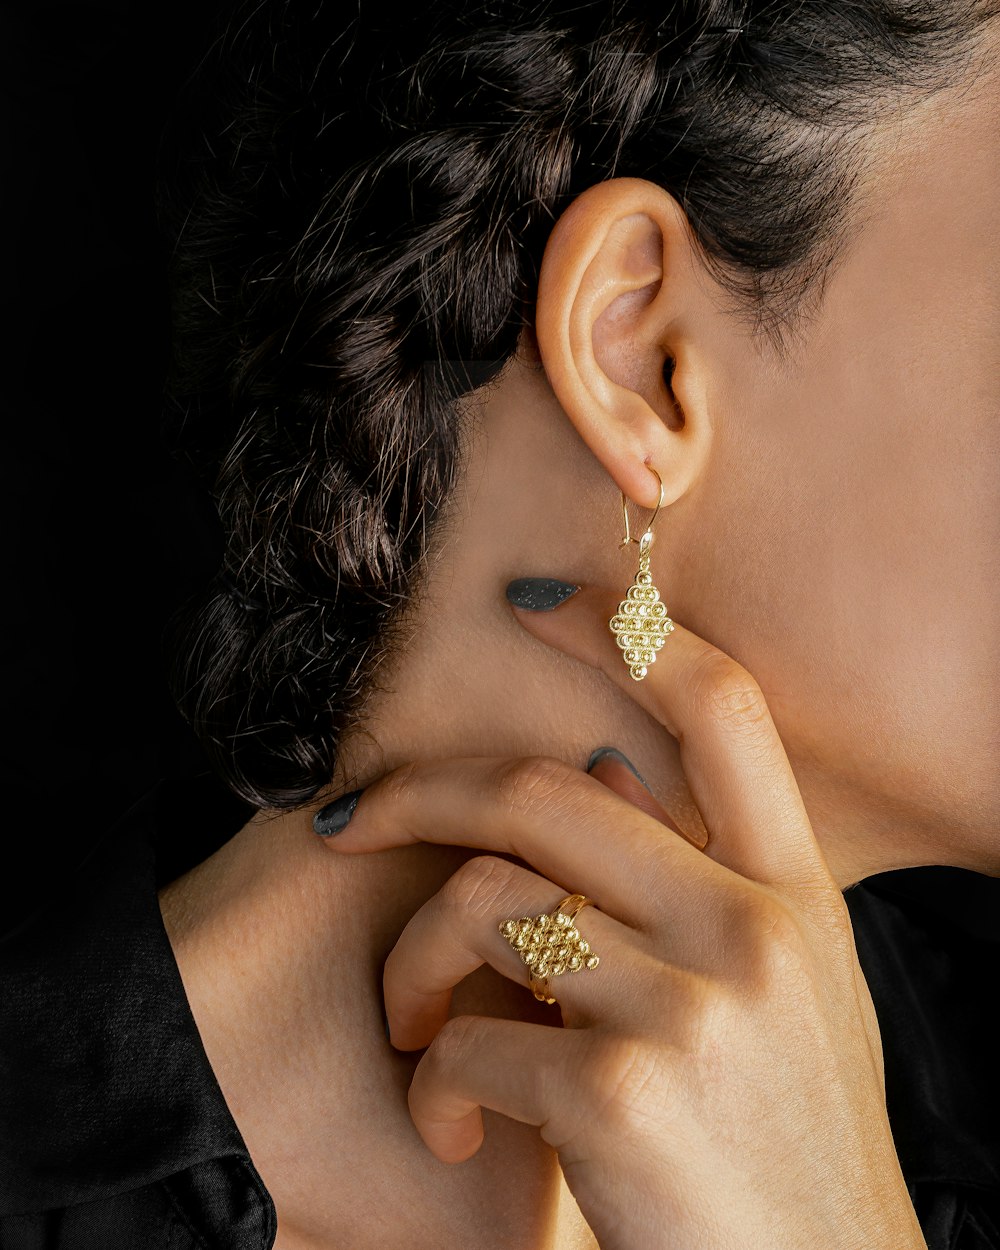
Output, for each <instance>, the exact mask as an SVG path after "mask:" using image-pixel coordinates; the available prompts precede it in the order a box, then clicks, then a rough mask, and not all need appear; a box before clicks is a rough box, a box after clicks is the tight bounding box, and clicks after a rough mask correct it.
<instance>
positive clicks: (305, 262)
mask: <svg viewBox="0 0 1000 1250" xmlns="http://www.w3.org/2000/svg"><path fill="white" fill-rule="evenodd" d="M358 8H360V10H361V11H360V13H359V12H357V11H356V10H357V9H358ZM998 9H1000V0H991V3H986V2H985V0H983V2H982V3H958V2H952V0H885V2H881V0H813V2H810V0H772V2H765V0H747V2H745V3H725V2H723V0H682V2H680V3H673V4H672V3H670V2H669V0H661V2H660V3H657V4H651V3H627V2H623V0H594V2H583V3H579V2H574V3H545V2H544V0H541V2H540V0H524V2H523V3H522V2H520V0H517V2H507V0H486V2H485V3H473V2H471V0H436V3H435V4H433V5H430V6H424V5H412V6H410V14H409V16H408V17H406V16H401V15H400V10H399V7H398V6H380V5H376V4H371V3H368V4H360V5H357V6H356V5H339V4H330V3H327V4H322V3H319V0H274V2H269V0H251V2H249V3H242V4H240V5H239V6H238V7H237V9H236V10H235V11H233V12H231V13H230V14H229V16H228V18H227V19H226V20H225V21H224V22H223V23H222V24H221V25H220V33H219V37H218V38H217V39H216V41H215V42H214V43H213V45H212V48H211V50H210V52H209V53H208V54H207V55H206V56H205V58H204V60H203V61H202V63H201V65H200V66H199V69H198V71H197V72H196V73H195V75H194V76H193V78H192V80H191V81H190V82H189V83H188V84H187V86H186V89H185V91H184V92H183V93H182V97H181V100H180V101H179V102H178V106H177V109H176V115H175V119H174V122H173V124H172V126H171V127H170V130H169V133H168V135H167V136H166V140H165V143H164V146H163V154H162V167H161V176H160V190H159V207H160V215H161V223H162V228H163V230H164V233H165V235H166V238H167V242H168V246H169V248H170V250H171V252H172V274H171V280H172V316H173V365H172V369H171V376H170V379H169V387H168V403H167V407H166V419H165V428H166V433H167V436H168V440H169V441H170V442H171V443H172V444H173V445H174V446H175V447H176V448H177V450H178V451H179V453H180V454H182V455H184V456H185V457H186V458H187V459H188V461H189V462H190V463H191V464H192V465H193V466H194V467H195V469H196V471H197V472H198V473H199V475H200V476H201V477H202V479H203V480H204V482H205V484H206V486H207V488H208V489H209V490H210V491H211V494H212V497H213V499H214V501H215V504H216V506H217V508H218V514H219V518H220V520H221V525H222V530H223V532H224V535H225V539H224V543H225V556H224V560H223V563H222V568H221V569H220V574H219V576H217V577H216V578H215V579H213V581H212V582H211V584H210V585H209V586H208V587H207V588H206V589H205V591H204V594H202V595H200V596H198V597H197V598H196V599H195V600H193V601H192V602H190V603H188V604H187V605H185V606H184V608H183V609H182V610H181V611H180V612H179V613H178V614H177V616H176V617H175V619H174V621H173V622H172V624H171V628H170V630H169V635H168V647H169V650H170V654H171V684H172V689H173V693H174V697H175V699H176V700H177V703H178V706H179V707H180V709H181V711H182V713H183V714H184V715H185V717H186V718H187V719H188V720H189V721H190V723H191V724H192V726H193V728H194V730H195V732H196V733H197V735H198V736H199V738H200V739H201V741H202V742H203V744H204V746H205V748H206V749H207V751H208V754H209V758H210V760H211V762H212V765H213V767H214V768H215V769H216V770H217V771H218V772H219V773H220V774H221V775H222V777H223V778H224V779H225V780H226V782H227V783H228V784H229V785H230V786H231V788H232V789H233V790H234V791H235V792H236V793H238V794H239V795H241V796H242V797H244V798H246V799H247V800H249V801H250V802H251V803H253V804H255V805H256V806H271V807H291V806H296V805H299V804H301V803H303V802H305V801H307V800H308V799H310V798H311V797H312V796H313V795H314V794H315V793H316V792H317V790H318V789H319V788H320V787H321V786H322V785H324V784H325V783H326V782H327V781H328V780H329V778H330V775H331V771H332V768H333V761H334V759H335V754H336V749H337V742H338V738H339V737H340V735H341V734H342V733H343V732H344V730H345V729H346V728H347V727H349V726H350V725H351V724H352V723H355V721H354V718H356V717H357V716H358V715H359V713H360V710H361V708H362V707H363V701H364V694H365V692H366V691H367V690H369V689H370V688H371V686H372V683H373V682H374V681H375V680H377V671H376V670H377V667H378V662H379V660H380V658H381V657H382V656H383V655H384V654H385V652H386V650H387V648H388V647H390V646H391V645H392V643H393V641H395V640H396V634H395V633H394V630H395V629H397V627H398V626H399V623H400V619H401V615H402V609H403V608H405V607H406V606H407V605H408V604H409V603H410V601H411V598H412V596H413V595H414V593H415V591H416V589H417V587H418V586H419V578H420V572H421V568H422V566H423V561H424V559H425V557H426V554H427V551H428V546H429V543H430V542H431V541H432V538H433V534H434V528H433V522H434V519H435V517H436V515H437V513H438V510H439V506H440V504H441V503H442V502H443V501H444V500H445V499H446V498H447V497H448V494H449V491H450V490H451V489H452V487H453V485H454V483H455V481H456V478H457V475H458V473H459V471H460V453H461V448H462V446H463V436H462V420H463V418H462V416H461V414H460V406H459V405H456V404H455V403H454V400H455V399H456V397H457V396H459V395H461V394H462V393H463V392H467V391H469V390H471V389H472V388H474V387H476V386H479V385H483V384H485V383H487V382H489V381H490V380H492V379H493V378H495V377H496V375H497V374H498V373H499V371H500V369H501V368H502V367H503V364H504V363H505V362H506V361H507V360H509V359H510V358H511V356H512V355H513V353H514V350H515V346H516V343H517V340H518V336H519V333H520V330H521V328H522V325H523V324H524V322H525V319H530V317H531V315H532V310H533V304H534V293H535V289H536V281H537V274H538V269H539V264H540V261H541V255H542V251H543V248H544V245H545V241H546V237H547V234H548V232H549V230H550V229H551V227H552V224H553V222H554V221H555V219H556V217H557V216H558V215H559V213H560V211H561V210H562V209H563V208H564V207H565V206H566V205H567V204H568V203H569V201H570V200H571V199H572V198H573V197H574V196H575V195H577V194H578V193H579V192H580V191H582V190H583V189H584V188H586V187H588V186H590V185H591V184H593V183H595V182H599V181H602V180H604V179H607V178H611V177H615V176H624V175H629V176H635V177H640V178H646V179H649V180H651V181H654V182H656V183H658V184H660V185H661V186H663V187H665V188H666V189H667V190H668V191H669V192H670V193H671V194H672V195H674V196H675V197H676V198H677V200H678V201H679V202H680V203H681V204H682V205H683V207H684V209H685V211H686V213H687V214H688V217H689V220H690V222H691V225H692V228H693V230H694V232H695V235H696V238H697V241H698V243H699V245H700V249H701V252H702V253H703V256H704V261H705V264H706V265H707V266H708V267H709V268H710V270H711V272H712V273H713V274H714V275H715V277H716V278H717V279H718V281H720V282H721V283H722V284H723V286H724V288H725V289H726V290H727V292H728V293H729V294H730V295H731V297H732V301H733V310H734V315H736V316H739V317H746V318H749V319H750V320H751V323H752V325H753V326H754V327H755V328H756V329H757V330H758V331H759V332H760V333H761V334H762V335H765V336H767V339H768V340H769V341H770V342H771V343H772V344H773V345H774V347H775V348H776V349H777V350H787V348H788V345H789V343H790V342H791V341H793V340H794V335H795V329H796V326H797V325H801V324H803V320H802V319H803V318H805V317H807V316H808V312H809V309H810V307H814V306H815V303H814V301H816V300H817V299H818V298H819V297H820V296H821V293H822V289H823V279H824V277H825V276H826V275H827V274H829V272H831V267H832V266H833V265H834V264H835V263H836V258H837V255H838V252H839V251H840V250H841V249H842V247H843V244H844V242H845V240H846V239H848V238H849V232H850V229H851V225H852V214H851V211H850V210H851V209H852V207H856V201H857V195H856V193H857V191H858V189H859V188H860V187H861V186H862V180H863V174H864V172H865V168H866V166H865V160H866V151H867V149H866V140H867V137H868V135H869V134H870V132H871V128H872V126H873V125H874V124H876V123H877V122H878V120H879V117H880V115H881V113H880V110H881V109H883V108H884V107H886V106H888V105H890V104H898V102H899V100H900V98H903V99H906V98H909V97H910V96H911V94H912V96H913V98H917V97H919V96H921V95H922V94H925V93H928V92H931V91H933V90H935V89H937V88H940V87H942V86H945V85H947V84H949V83H951V82H954V81H958V80H960V78H961V76H962V75H963V74H964V73H965V72H967V68H968V65H969V64H970V60H969V58H970V54H971V53H972V52H973V51H974V50H975V47H976V40H977V36H978V34H979V33H980V31H981V29H982V26H983V24H984V23H985V22H986V21H987V20H988V19H990V18H992V17H993V16H995V15H996V13H997V11H998ZM460 362H474V363H472V364H469V365H462V364H461V363H460Z"/></svg>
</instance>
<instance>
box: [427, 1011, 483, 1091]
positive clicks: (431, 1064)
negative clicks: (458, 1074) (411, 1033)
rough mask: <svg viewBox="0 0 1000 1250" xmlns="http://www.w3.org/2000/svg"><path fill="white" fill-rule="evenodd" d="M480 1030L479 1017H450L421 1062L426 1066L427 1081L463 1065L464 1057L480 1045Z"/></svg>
mask: <svg viewBox="0 0 1000 1250" xmlns="http://www.w3.org/2000/svg"><path fill="white" fill-rule="evenodd" d="M479 1028H480V1017H479V1016H450V1017H449V1018H448V1019H447V1020H446V1021H445V1022H444V1024H443V1025H442V1026H441V1028H440V1029H439V1030H438V1032H437V1035H436V1036H435V1038H434V1040H433V1041H432V1042H431V1044H430V1046H429V1047H428V1048H427V1051H426V1053H425V1054H424V1056H423V1059H422V1060H421V1064H422V1065H425V1071H424V1074H423V1075H424V1077H425V1079H426V1078H427V1077H428V1076H434V1075H435V1074H437V1073H443V1072H447V1071H449V1070H451V1069H452V1068H455V1067H457V1066H458V1065H459V1064H461V1062H462V1060H463V1058H464V1056H465V1055H467V1054H469V1052H470V1051H472V1050H475V1048H476V1046H477V1045H478V1041H477V1039H478V1037H479ZM427 1068H429V1069H430V1072H428V1071H427V1070H426V1069H427Z"/></svg>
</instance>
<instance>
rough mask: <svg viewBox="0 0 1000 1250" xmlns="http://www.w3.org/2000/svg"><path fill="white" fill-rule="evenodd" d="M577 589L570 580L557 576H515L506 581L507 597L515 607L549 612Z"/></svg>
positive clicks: (530, 610)
mask: <svg viewBox="0 0 1000 1250" xmlns="http://www.w3.org/2000/svg"><path fill="white" fill-rule="evenodd" d="M579 589H580V587H579V586H574V584H573V583H572V582H561V581H559V579H558V578H557V577H515V579H514V580H513V581H512V582H508V583H507V598H508V599H509V600H510V602H511V603H512V604H513V605H514V607H515V608H527V609H528V611H529V612H551V610H552V609H553V608H557V607H558V606H559V604H560V603H562V602H563V600H565V599H568V598H569V597H570V595H575V594H576V592H577V591H578V590H579Z"/></svg>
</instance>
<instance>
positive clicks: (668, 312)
mask: <svg viewBox="0 0 1000 1250" xmlns="http://www.w3.org/2000/svg"><path fill="white" fill-rule="evenodd" d="M700 270H703V266H702V265H701V262H700V260H699V258H698V256H697V254H696V244H695V242H694V240H693V238H692V235H691V231H690V227H689V225H688V222H687V219H686V217H685V216H684V213H683V210H682V209H681V208H680V206H679V205H678V203H677V201H676V200H675V199H674V198H673V197H672V196H671V195H670V194H669V193H668V192H667V191H665V190H664V189H663V188H662V187H660V186H657V185H656V183H652V182H647V181H645V180H644V179H641V178H613V179H610V180H608V181H606V182H600V183H597V184H595V185H594V186H592V187H589V188H588V189H587V190H586V191H584V192H582V194H580V195H579V196H577V198H576V199H575V200H574V201H573V202H572V203H571V204H570V205H569V207H568V208H567V209H566V210H565V211H564V212H563V214H562V215H561V216H560V218H559V220H558V221H557V222H556V224H555V226H554V227H553V230H552V233H551V235H550V236H549V239H548V242H547V244H546V248H545V253H544V256H543V258H542V267H541V272H540V275H539V282H538V299H537V303H536V307H535V336H536V339H537V343H538V352H539V355H540V357H541V361H542V365H543V366H544V368H545V372H546V375H547V377H548V380H549V383H550V385H551V386H552V389H553V392H554V393H555V396H556V399H557V400H558V401H559V403H560V405H561V406H562V408H563V410H564V411H565V413H566V415H567V416H568V417H569V419H570V420H571V421H572V422H573V424H574V425H575V426H576V429H577V431H578V432H579V434H580V436H581V438H582V439H583V440H584V442H586V444H587V445H588V447H589V448H590V449H591V451H592V452H593V453H594V455H595V456H596V457H597V458H598V459H599V460H600V461H601V462H602V464H603V465H604V466H605V468H606V469H607V471H608V473H609V474H610V475H611V477H612V478H613V479H614V481H615V482H616V484H617V485H618V487H619V489H620V490H623V491H624V492H625V494H626V496H627V497H628V498H630V499H633V500H634V501H635V502H636V503H637V504H639V505H640V506H641V507H644V508H650V509H652V508H654V507H655V506H656V504H657V501H658V500H659V486H658V483H657V481H656V477H655V476H654V475H653V474H652V473H651V472H650V471H649V469H648V468H646V467H645V466H646V465H649V464H651V465H652V466H653V467H654V468H655V469H656V472H657V473H658V474H659V475H660V477H661V478H662V480H663V504H664V506H666V505H667V504H670V503H672V502H673V501H675V500H676V499H678V498H679V497H680V496H682V495H683V494H684V493H685V492H686V491H687V490H688V489H689V487H690V486H691V484H692V483H693V482H694V481H695V480H696V478H697V476H698V474H699V472H700V470H701V468H702V465H703V464H704V461H705V458H706V455H707V450H708V438H709V432H710V426H709V420H708V404H707V391H708V389H709V386H708V379H709V377H710V370H709V369H708V368H707V367H706V366H707V364H708V362H707V360H706V358H705V356H706V352H705V341H704V338H703V336H702V335H701V333H700V332H701V329H702V328H703V327H704V325H705V319H706V318H710V319H713V320H714V319H717V318H718V317H719V309H718V307H713V305H712V303H711V301H710V300H709V297H708V290H707V287H706V284H705V282H704V279H703V278H702V277H701V274H700Z"/></svg>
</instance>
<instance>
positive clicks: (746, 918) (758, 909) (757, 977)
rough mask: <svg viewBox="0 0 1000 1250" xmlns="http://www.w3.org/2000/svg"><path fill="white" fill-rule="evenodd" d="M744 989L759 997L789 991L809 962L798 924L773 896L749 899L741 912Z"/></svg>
mask: <svg viewBox="0 0 1000 1250" xmlns="http://www.w3.org/2000/svg"><path fill="white" fill-rule="evenodd" d="M738 913H739V915H738V920H737V923H738V925H739V929H740V933H741V935H742V940H741V946H742V950H743V953H744V958H743V960H742V963H743V976H744V985H745V987H746V988H747V989H748V990H750V992H751V993H753V994H755V995H757V996H763V997H769V996H770V995H771V994H773V993H780V992H781V991H783V990H787V989H788V988H789V986H790V981H791V980H793V979H797V977H798V974H799V973H800V972H801V970H802V969H803V967H804V966H805V964H806V962H807V959H808V946H807V942H806V939H805V935H804V934H803V932H802V929H801V927H800V925H799V922H798V920H797V919H796V918H795V916H794V915H793V914H792V912H791V911H790V910H789V909H788V907H787V906H786V905H785V904H784V903H783V902H781V901H780V900H779V899H777V898H775V897H774V896H773V895H769V894H762V893H755V894H751V895H749V896H746V897H745V898H744V899H743V901H742V903H741V905H740V907H739V908H738Z"/></svg>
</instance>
